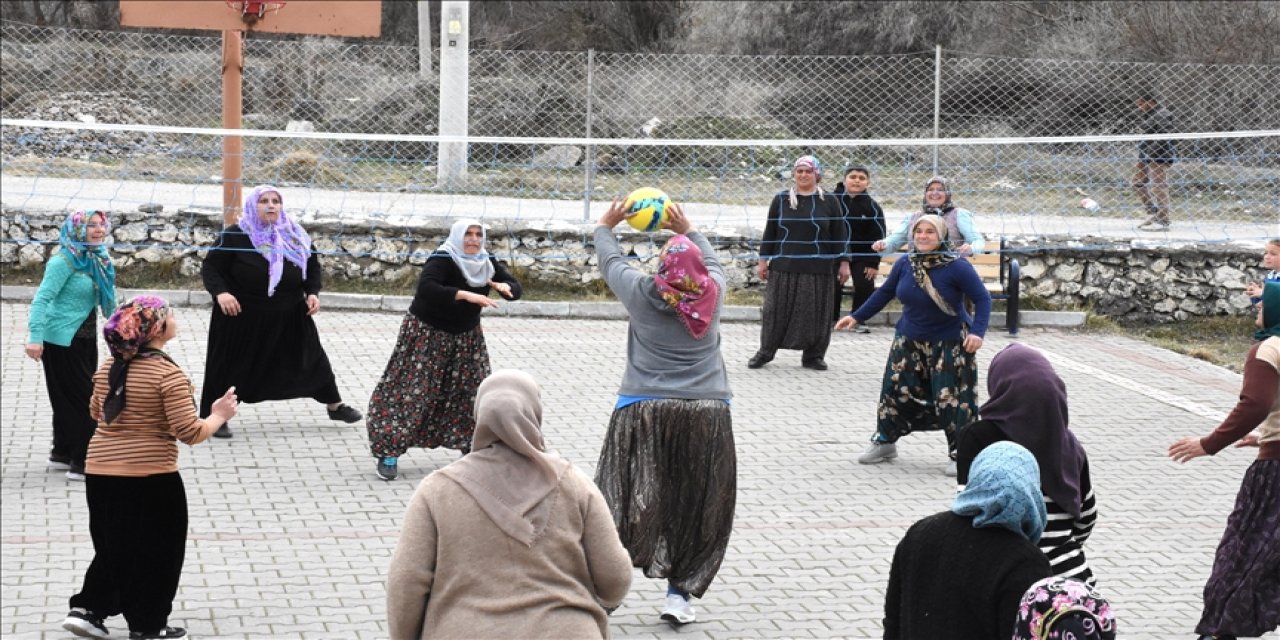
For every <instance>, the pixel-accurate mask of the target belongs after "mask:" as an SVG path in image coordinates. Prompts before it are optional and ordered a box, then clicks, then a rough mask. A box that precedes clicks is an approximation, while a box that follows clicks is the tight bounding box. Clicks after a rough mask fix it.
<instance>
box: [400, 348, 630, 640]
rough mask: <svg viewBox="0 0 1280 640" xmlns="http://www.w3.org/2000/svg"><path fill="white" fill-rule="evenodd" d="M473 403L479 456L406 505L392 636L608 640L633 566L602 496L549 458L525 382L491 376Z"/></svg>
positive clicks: (536, 404) (520, 375)
mask: <svg viewBox="0 0 1280 640" xmlns="http://www.w3.org/2000/svg"><path fill="white" fill-rule="evenodd" d="M475 407H476V412H475V420H476V427H475V438H474V441H473V442H472V447H473V450H472V453H470V454H469V455H467V456H466V457H464V458H462V459H461V460H458V461H456V462H454V463H452V464H450V465H448V466H446V467H445V468H443V469H441V470H440V471H439V472H437V473H433V474H431V475H429V476H427V478H426V479H425V480H423V481H422V483H421V484H419V485H418V489H417V491H415V492H414V494H413V498H411V499H410V501H409V508H408V510H407V511H406V513H405V517H404V525H403V528H402V529H401V531H400V541H399V543H398V544H397V545H396V551H395V555H394V556H393V557H392V559H391V567H390V570H389V571H388V574H387V617H388V624H389V631H390V636H391V637H392V638H396V639H407V638H503V637H505V638H512V637H519V638H590V637H596V638H607V637H609V623H608V618H607V615H608V614H607V613H606V612H607V610H610V609H613V608H614V607H617V606H618V605H619V604H620V603H621V602H622V598H623V597H624V596H625V595H626V594H627V590H628V589H630V587H631V558H630V556H628V555H627V550H626V549H625V548H624V547H623V546H622V543H621V542H620V541H619V539H618V531H617V529H615V528H614V525H613V519H612V516H611V515H610V513H609V507H608V505H607V504H605V500H604V496H602V495H601V493H600V490H599V489H597V488H596V486H595V483H593V482H592V481H591V478H589V477H587V476H586V475H585V474H583V473H582V472H581V471H579V470H577V469H576V468H574V467H573V465H571V464H570V463H569V462H568V461H566V460H565V459H563V458H561V457H560V456H558V455H556V454H554V453H551V452H549V451H547V447H546V445H545V444H544V442H543V438H542V400H541V397H540V391H539V389H538V384H537V382H535V381H534V379H533V377H531V376H530V375H529V374H527V373H525V372H523V371H517V370H514V369H504V370H500V371H496V372H494V374H493V375H491V376H489V377H488V378H486V379H485V381H484V382H483V383H481V384H480V388H479V389H478V390H477V392H476V400H475ZM531 585H536V588H531Z"/></svg>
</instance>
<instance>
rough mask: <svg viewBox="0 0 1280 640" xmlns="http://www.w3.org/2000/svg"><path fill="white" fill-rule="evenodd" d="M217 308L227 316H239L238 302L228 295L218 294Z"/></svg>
mask: <svg viewBox="0 0 1280 640" xmlns="http://www.w3.org/2000/svg"><path fill="white" fill-rule="evenodd" d="M217 302H218V308H219V309H222V313H224V314H226V315H229V316H237V315H240V301H239V300H236V297H235V296H233V295H231V294H230V293H219V294H218V297H217Z"/></svg>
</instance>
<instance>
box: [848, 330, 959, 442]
mask: <svg viewBox="0 0 1280 640" xmlns="http://www.w3.org/2000/svg"><path fill="white" fill-rule="evenodd" d="M963 345H964V339H963V337H962V338H961V339H960V340H935V341H927V340H912V339H910V338H907V337H906V336H903V335H902V334H901V333H898V334H896V335H894V336H893V344H892V345H891V346H890V347H889V361H888V362H887V363H886V364H885V367H884V381H883V383H882V384H881V387H880V406H879V408H878V409H877V412H876V418H877V421H876V427H877V433H876V435H875V436H873V437H872V440H873V441H876V442H896V441H897V440H898V438H901V437H902V436H905V435H907V434H908V433H911V432H913V431H936V430H939V429H941V430H942V431H944V432H946V435H947V450H948V451H949V452H950V453H951V457H952V459H955V455H956V430H957V429H959V428H960V427H963V426H964V425H967V424H969V423H970V422H973V420H974V418H975V417H976V416H977V414H978V398H977V388H976V387H977V383H978V363H977V358H976V357H975V355H974V354H972V353H969V352H967V351H965V350H964V346H963Z"/></svg>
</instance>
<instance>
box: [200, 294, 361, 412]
mask: <svg viewBox="0 0 1280 640" xmlns="http://www.w3.org/2000/svg"><path fill="white" fill-rule="evenodd" d="M232 385H234V386H235V388H236V395H238V396H240V402H248V403H254V402H263V401H266V400H290V399H293V398H312V399H314V400H316V401H317V402H323V403H325V404H332V403H335V402H341V401H342V396H341V395H340V394H339V393H338V383H337V381H336V380H335V379H334V376H333V368H332V367H331V366H329V356H327V355H325V352H324V347H322V346H320V332H319V331H318V330H317V329H316V323H315V320H313V319H312V318H311V316H309V315H307V304H306V302H304V301H301V300H299V301H298V304H296V305H291V306H289V307H284V308H278V309H247V308H242V309H241V310H240V315H237V316H228V315H226V314H225V313H223V312H222V309H221V308H219V307H218V305H216V304H215V305H213V318H212V319H210V321H209V346H208V351H207V352H206V356H205V364H204V385H203V388H202V389H201V393H200V415H201V416H202V417H204V416H208V415H209V412H210V410H211V409H212V408H213V401H214V400H217V399H218V398H219V397H221V396H222V394H224V393H226V392H227V387H230V386H232Z"/></svg>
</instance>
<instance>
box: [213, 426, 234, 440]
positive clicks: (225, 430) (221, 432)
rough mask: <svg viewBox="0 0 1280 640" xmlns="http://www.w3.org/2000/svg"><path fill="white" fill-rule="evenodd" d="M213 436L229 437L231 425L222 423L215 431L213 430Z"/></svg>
mask: <svg viewBox="0 0 1280 640" xmlns="http://www.w3.org/2000/svg"><path fill="white" fill-rule="evenodd" d="M213 437H215V438H230V437H231V427H230V426H228V425H227V424H226V423H223V425H222V426H221V427H218V430H217V431H214V432H213Z"/></svg>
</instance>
